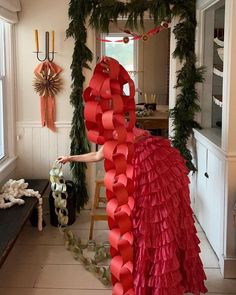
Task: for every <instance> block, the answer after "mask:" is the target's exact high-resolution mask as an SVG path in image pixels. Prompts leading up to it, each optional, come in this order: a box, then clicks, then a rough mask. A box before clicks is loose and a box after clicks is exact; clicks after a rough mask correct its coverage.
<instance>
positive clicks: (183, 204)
mask: <svg viewBox="0 0 236 295" xmlns="http://www.w3.org/2000/svg"><path fill="white" fill-rule="evenodd" d="M108 61H111V59H110V58H109V59H108ZM112 66H113V67H114V65H112ZM103 68H104V69H105V73H106V74H107V75H109V69H111V66H110V64H109V62H107V59H105V60H104V59H103V61H102V62H101V67H100V68H98V71H102V69H103ZM95 72H96V71H95ZM103 72H104V71H103ZM114 77H116V76H115V75H113V76H112V79H111V83H114V79H115V80H116V78H114ZM98 80H99V79H98ZM120 81H123V80H122V79H120ZM122 83H123V82H122ZM94 87H97V85H95V86H94ZM99 89H100V88H99ZM114 89H115V92H114V93H115V94H116V93H117V91H118V90H119V89H120V88H119V87H117V85H115V86H114ZM117 89H118V90H117ZM121 91H122V87H121ZM104 96H105V94H104ZM122 97H123V96H122ZM96 100H97V92H96ZM113 106H114V101H113ZM114 108H116V106H114ZM110 125H111V124H110ZM117 130H118V131H119V129H117ZM116 132H117V131H114V130H113V138H114V139H115V138H116V136H117V134H116ZM132 133H133V135H134V144H133V145H134V153H133V157H132V166H133V176H132V178H133V181H134V207H133V210H132V224H133V237H134V244H133V250H134V252H133V261H134V268H133V284H134V294H135V295H180V294H184V293H193V294H196V295H197V294H200V292H202V293H206V292H207V289H206V287H205V286H204V280H205V279H206V276H205V273H204V270H203V265H202V262H201V260H200V258H199V252H200V248H199V246H198V244H199V242H200V241H199V239H198V238H197V235H196V229H195V227H194V219H193V212H192V210H191V207H190V198H189V187H188V185H189V179H188V176H187V174H188V170H187V168H186V166H185V162H184V160H183V158H182V157H181V155H180V153H179V151H177V150H176V149H175V148H173V147H171V145H170V142H169V140H167V139H163V138H161V137H156V136H151V135H150V134H149V132H147V131H144V130H141V129H137V128H133V129H132ZM110 136H111V135H110ZM103 157H104V150H103V147H102V148H101V149H100V150H99V151H98V152H92V153H88V154H84V155H76V156H62V157H59V158H58V161H59V162H60V163H62V164H65V163H67V162H71V161H78V162H96V161H100V160H102V159H103ZM113 294H116V292H114V293H113ZM117 294H118V293H117ZM127 294H128V293H127Z"/></svg>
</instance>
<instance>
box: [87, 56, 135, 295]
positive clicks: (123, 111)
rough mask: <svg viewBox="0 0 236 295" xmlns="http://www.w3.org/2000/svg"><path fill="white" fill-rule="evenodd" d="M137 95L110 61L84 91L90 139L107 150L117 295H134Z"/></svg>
mask: <svg viewBox="0 0 236 295" xmlns="http://www.w3.org/2000/svg"><path fill="white" fill-rule="evenodd" d="M127 83H128V85H129V96H126V95H124V94H123V86H124V84H127ZM134 93H135V88H134V83H133V81H132V80H131V78H130V76H129V74H128V73H127V71H126V70H125V69H124V68H123V67H122V66H121V65H120V64H119V63H118V62H117V61H116V60H114V59H112V58H107V57H104V58H103V59H102V61H101V62H100V63H99V64H97V66H96V68H95V70H94V74H93V77H92V79H91V81H90V84H89V87H88V88H87V89H85V91H84V99H85V120H86V121H85V122H86V127H87V129H88V138H89V140H91V141H92V142H95V143H97V144H103V145H104V150H103V151H104V158H105V161H104V165H105V179H104V182H105V186H106V194H107V201H108V202H107V214H108V224H109V228H110V234H109V240H110V245H111V247H110V252H111V256H112V260H111V265H110V270H111V274H112V284H113V290H112V294H113V295H123V294H126V295H128V294H129V295H132V294H134V289H133V234H132V218H131V212H132V209H133V206H134V199H133V192H134V183H133V180H132V172H133V169H132V155H133V150H134V148H133V145H134V136H133V133H132V130H133V128H134V125H135V103H134ZM127 115H129V120H127V119H126V118H127Z"/></svg>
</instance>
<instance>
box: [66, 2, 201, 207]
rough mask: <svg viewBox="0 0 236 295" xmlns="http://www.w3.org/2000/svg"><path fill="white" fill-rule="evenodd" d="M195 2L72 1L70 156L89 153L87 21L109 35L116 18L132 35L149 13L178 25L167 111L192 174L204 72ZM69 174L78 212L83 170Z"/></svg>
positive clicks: (83, 198) (82, 194)
mask: <svg viewBox="0 0 236 295" xmlns="http://www.w3.org/2000/svg"><path fill="white" fill-rule="evenodd" d="M195 2H196V0H130V1H129V2H126V3H124V2H120V1H117V0H71V1H70V7H69V17H70V19H71V22H70V25H69V28H68V30H67V37H73V38H74V40H75V49H74V54H73V61H72V65H71V69H72V81H73V83H72V93H71V103H72V105H73V106H74V115H73V120H72V129H71V154H72V155H73V154H79V153H84V152H87V151H88V150H89V144H88V142H87V139H86V137H85V131H84V117H83V102H82V91H83V83H84V76H83V68H84V67H85V68H89V66H88V62H89V61H91V60H92V53H91V51H90V50H89V49H88V47H87V46H86V39H87V31H86V19H87V18H88V20H89V25H90V26H92V27H93V28H95V29H96V30H98V31H100V32H104V33H107V32H109V24H110V22H111V20H112V21H113V22H115V23H117V21H118V19H119V18H124V19H126V28H129V29H131V30H132V29H133V28H137V27H139V26H141V27H142V26H143V24H144V13H145V12H148V13H149V16H150V18H153V20H154V24H156V25H157V24H160V22H161V21H163V20H170V19H171V18H172V17H174V16H178V17H179V19H180V22H179V23H178V24H177V25H176V26H175V28H174V31H173V32H174V34H175V38H176V41H177V45H176V49H175V51H174V53H173V56H174V57H175V58H179V59H180V61H182V62H183V68H182V69H181V70H180V71H179V72H177V85H176V87H177V88H178V89H179V94H178V96H177V101H176V106H175V107H174V109H172V110H171V111H170V116H171V118H172V119H173V124H174V130H173V131H174V136H173V138H172V143H173V145H174V146H175V147H176V148H178V149H179V150H180V152H181V154H182V155H183V156H184V158H185V159H186V164H187V167H188V168H189V169H190V170H193V171H195V170H196V169H195V167H194V165H193V163H192V156H191V152H190V151H189V149H188V145H187V142H188V138H189V137H190V135H191V133H192V128H194V127H197V128H199V127H200V126H199V125H198V123H197V122H196V121H195V119H194V118H195V114H196V113H197V112H199V111H200V107H199V104H198V95H197V92H196V90H195V85H196V83H198V82H202V81H203V69H202V68H199V69H198V68H196V66H195V62H196V57H195V53H194V44H195V28H196V18H195ZM71 168H72V172H73V175H74V180H75V181H76V184H77V187H78V191H79V193H80V202H79V207H82V206H83V204H84V203H85V202H86V201H87V199H88V196H87V191H86V186H85V168H86V166H85V164H72V166H71Z"/></svg>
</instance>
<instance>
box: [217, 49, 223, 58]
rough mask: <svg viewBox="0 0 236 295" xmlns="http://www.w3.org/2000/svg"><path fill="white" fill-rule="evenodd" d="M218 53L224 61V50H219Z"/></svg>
mask: <svg viewBox="0 0 236 295" xmlns="http://www.w3.org/2000/svg"><path fill="white" fill-rule="evenodd" d="M217 53H218V55H219V58H220V59H221V60H222V61H224V48H217Z"/></svg>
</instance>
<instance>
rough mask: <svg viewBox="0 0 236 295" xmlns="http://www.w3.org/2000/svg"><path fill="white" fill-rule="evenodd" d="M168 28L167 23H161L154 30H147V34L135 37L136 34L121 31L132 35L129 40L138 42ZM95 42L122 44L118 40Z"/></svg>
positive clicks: (121, 40)
mask: <svg viewBox="0 0 236 295" xmlns="http://www.w3.org/2000/svg"><path fill="white" fill-rule="evenodd" d="M169 27H170V23H169V22H163V23H162V24H161V25H159V26H157V27H155V28H154V29H151V30H149V31H148V32H146V33H144V34H142V35H136V34H133V33H131V32H129V31H127V30H123V32H124V33H126V34H130V35H132V37H129V40H140V39H143V38H144V37H145V36H146V37H147V38H149V37H151V36H153V35H155V34H157V33H159V32H160V31H162V30H163V29H168V28H169ZM97 40H99V41H101V42H115V43H123V42H124V39H123V38H122V39H119V40H116V41H112V40H109V39H101V38H97Z"/></svg>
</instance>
